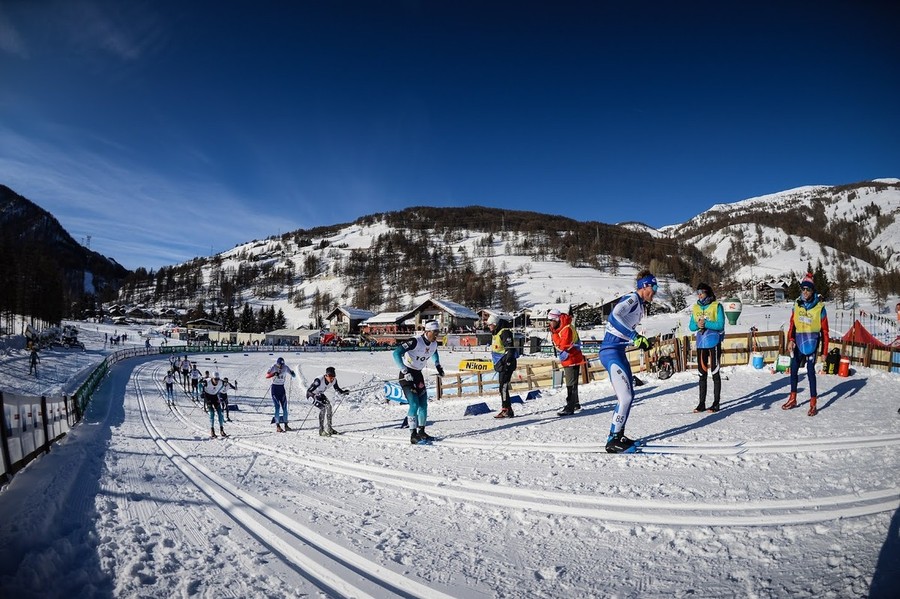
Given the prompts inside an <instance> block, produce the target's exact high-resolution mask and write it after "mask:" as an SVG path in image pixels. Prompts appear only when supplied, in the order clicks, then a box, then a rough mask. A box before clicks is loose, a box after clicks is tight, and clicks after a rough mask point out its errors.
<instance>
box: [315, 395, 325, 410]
mask: <svg viewBox="0 0 900 599" xmlns="http://www.w3.org/2000/svg"><path fill="white" fill-rule="evenodd" d="M313 405H314V406H316V407H317V408H321V407H323V406H324V405H325V396H324V395H316V396H315V397H313Z"/></svg>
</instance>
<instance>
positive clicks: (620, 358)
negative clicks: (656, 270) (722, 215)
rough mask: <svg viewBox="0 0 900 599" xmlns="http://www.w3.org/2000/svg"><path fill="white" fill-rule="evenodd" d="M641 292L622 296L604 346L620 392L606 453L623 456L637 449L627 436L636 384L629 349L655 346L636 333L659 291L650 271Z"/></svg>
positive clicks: (640, 278)
mask: <svg viewBox="0 0 900 599" xmlns="http://www.w3.org/2000/svg"><path fill="white" fill-rule="evenodd" d="M636 283H637V289H636V290H635V291H632V292H631V293H629V294H628V295H626V296H624V297H622V299H620V300H619V303H618V304H616V306H615V308H613V310H612V312H611V313H610V315H609V320H608V321H607V323H606V334H605V335H604V337H603V343H602V344H601V346H600V362H601V363H602V364H603V367H604V368H606V371H607V372H608V373H609V381H610V383H612V387H613V390H614V391H615V392H616V398H617V399H618V405H617V406H616V409H615V412H613V421H612V426H610V429H609V436H608V437H607V438H606V451H607V452H609V453H621V452H623V451H628V450H630V449H631V448H632V447H633V446H634V441H633V440H632V439H629V438H628V437H626V436H625V424H626V423H627V422H628V413H629V412H630V411H631V402H632V401H633V400H634V382H633V379H632V375H631V365H630V364H629V363H628V358H627V357H625V348H626V347H628V346H629V345H634V346H635V347H638V348H640V349H642V350H649V349H650V348H651V347H652V346H653V343H652V342H651V341H650V340H649V339H647V338H646V337H644V336H643V335H639V334H638V332H637V331H636V330H635V329H637V326H638V324H640V322H641V319H642V318H643V317H644V311H645V306H646V304H648V303H650V302H651V301H652V300H653V296H654V295H656V290H657V288H658V286H657V282H656V277H654V276H653V274H652V273H651V272H650V271H649V270H642V271H641V272H639V273H638V275H637V282H636Z"/></svg>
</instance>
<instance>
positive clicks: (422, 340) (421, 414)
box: [394, 320, 444, 444]
mask: <svg viewBox="0 0 900 599" xmlns="http://www.w3.org/2000/svg"><path fill="white" fill-rule="evenodd" d="M438 329H440V325H438V323H437V321H436V320H429V321H428V322H426V323H425V330H424V331H422V334H421V335H418V336H416V337H412V338H410V339H407V340H406V341H402V342H401V343H400V344H399V345H397V347H396V349H394V362H395V363H396V364H397V366H399V367H400V387H402V388H403V394H404V395H405V396H406V401H408V402H409V410H408V411H407V413H406V417H407V419H408V422H409V428H410V431H411V432H410V437H409V441H410V443H413V444H416V443H418V442H420V441H423V442H427V441H431V440H432V439H433V437H432V436H431V435H429V434H428V433H427V432H425V426H426V425H427V423H428V390H427V389H426V388H425V377H424V375H423V374H422V369H423V368H425V364H426V363H427V362H428V360H429V358H430V359H431V360H432V361H433V362H434V368H435V370H437V373H438V376H444V367H443V366H441V359H440V357H439V356H438V351H437V334H438Z"/></svg>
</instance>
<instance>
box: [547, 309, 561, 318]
mask: <svg viewBox="0 0 900 599" xmlns="http://www.w3.org/2000/svg"><path fill="white" fill-rule="evenodd" d="M559 315H560V312H559V310H557V309H556V308H552V309H551V310H550V311H549V312H547V319H548V320H559Z"/></svg>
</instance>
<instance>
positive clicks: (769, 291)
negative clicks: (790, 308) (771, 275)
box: [752, 281, 788, 303]
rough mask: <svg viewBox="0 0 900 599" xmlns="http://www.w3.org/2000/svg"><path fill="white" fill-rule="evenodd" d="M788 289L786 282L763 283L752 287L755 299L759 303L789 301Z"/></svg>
mask: <svg viewBox="0 0 900 599" xmlns="http://www.w3.org/2000/svg"><path fill="white" fill-rule="evenodd" d="M787 288H788V285H787V283H785V282H784V281H763V282H761V283H758V284H756V285H755V286H753V287H752V290H753V299H754V300H755V301H758V302H769V303H776V302H783V301H785V299H787Z"/></svg>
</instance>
